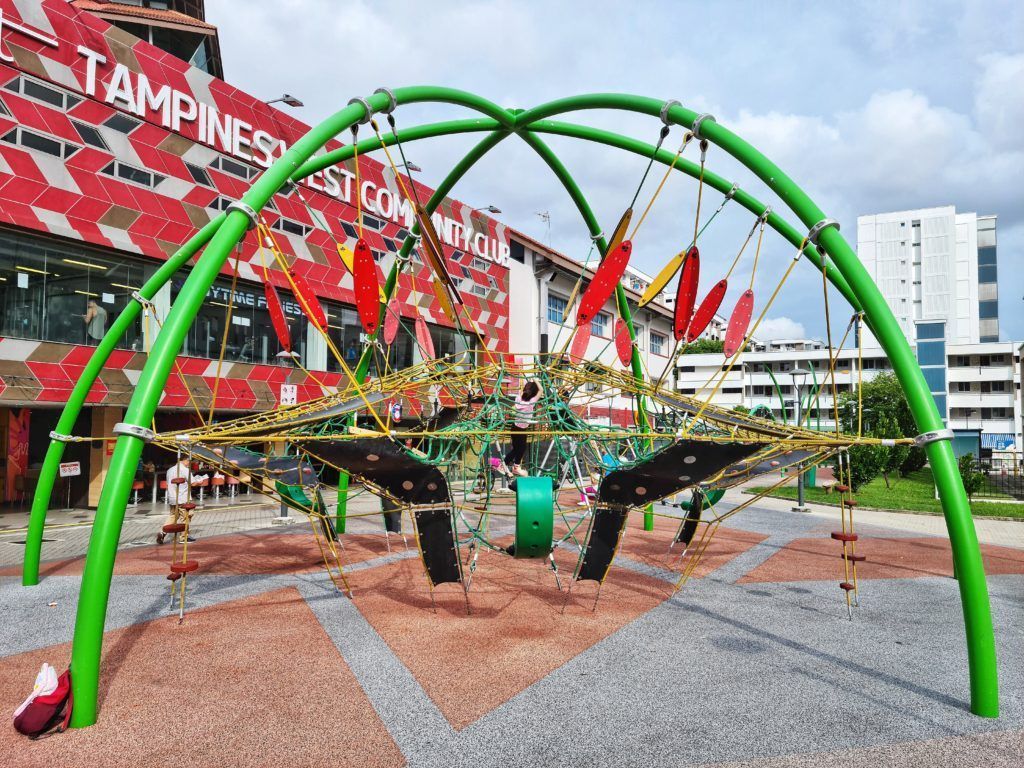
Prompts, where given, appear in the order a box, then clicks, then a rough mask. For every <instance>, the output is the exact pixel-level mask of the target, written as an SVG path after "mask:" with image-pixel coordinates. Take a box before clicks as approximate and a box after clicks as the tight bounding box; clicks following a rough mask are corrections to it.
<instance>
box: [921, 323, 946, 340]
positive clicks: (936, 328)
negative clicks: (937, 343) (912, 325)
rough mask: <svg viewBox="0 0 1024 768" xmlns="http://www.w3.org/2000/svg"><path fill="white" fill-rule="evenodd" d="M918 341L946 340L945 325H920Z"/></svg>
mask: <svg viewBox="0 0 1024 768" xmlns="http://www.w3.org/2000/svg"><path fill="white" fill-rule="evenodd" d="M917 338H918V339H944V338H946V324H945V323H918V324H917Z"/></svg>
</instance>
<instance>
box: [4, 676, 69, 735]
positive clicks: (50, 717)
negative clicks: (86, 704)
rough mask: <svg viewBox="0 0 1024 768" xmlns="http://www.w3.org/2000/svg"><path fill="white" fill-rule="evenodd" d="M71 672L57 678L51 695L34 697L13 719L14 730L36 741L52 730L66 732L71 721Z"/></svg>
mask: <svg viewBox="0 0 1024 768" xmlns="http://www.w3.org/2000/svg"><path fill="white" fill-rule="evenodd" d="M72 703H73V698H72V696H71V670H68V671H66V672H64V673H63V674H62V675H61V676H60V677H58V678H57V688H56V689H55V690H54V691H53V693H47V694H44V695H42V696H36V697H35V698H34V699H32V701H30V702H29V704H28V706H26V707H25V708H24V709H23V710H22V711H21V712H19V713H18V714H17V715H16V716H15V717H14V729H15V730H16V731H18V733H23V734H25V735H26V736H28V737H29V738H30V739H38V738H40V737H41V736H44V735H46V734H47V733H48V732H49V731H51V730H53V728H55V727H56V728H57V730H56V731H54V732H55V733H60V732H62V731H65V730H67V727H68V723H69V722H70V721H71V707H72Z"/></svg>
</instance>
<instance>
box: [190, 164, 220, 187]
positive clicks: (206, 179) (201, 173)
mask: <svg viewBox="0 0 1024 768" xmlns="http://www.w3.org/2000/svg"><path fill="white" fill-rule="evenodd" d="M185 168H187V169H188V172H189V174H190V175H191V176H192V180H193V181H195V183H196V184H202V185H203V186H204V187H213V182H212V181H210V174H208V173H207V172H206V169H205V168H200V167H199V166H198V165H192V163H185Z"/></svg>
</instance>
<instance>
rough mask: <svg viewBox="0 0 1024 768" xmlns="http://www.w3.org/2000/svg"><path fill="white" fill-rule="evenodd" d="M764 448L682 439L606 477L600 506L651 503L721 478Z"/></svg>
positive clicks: (631, 505) (599, 496) (601, 492)
mask: <svg viewBox="0 0 1024 768" xmlns="http://www.w3.org/2000/svg"><path fill="white" fill-rule="evenodd" d="M761 447H762V446H760V445H755V444H749V443H713V442H709V441H703V440H680V441H679V442H676V443H672V444H671V445H669V446H668V447H666V448H663V449H662V450H661V451H659V452H658V453H655V454H654V455H653V456H651V457H649V458H647V459H644V460H642V461H638V462H634V463H632V464H626V465H623V466H622V467H620V468H619V469H614V470H612V471H611V472H609V473H608V474H607V475H605V477H604V479H603V480H602V481H601V487H600V488H599V489H598V503H599V504H614V505H622V506H627V507H639V506H643V505H645V504H649V503H650V502H653V501H657V500H658V499H663V498H665V497H666V496H671V495H672V494H674V493H678V492H679V491H681V490H683V489H684V488H689V487H691V486H694V485H696V484H698V483H700V482H702V481H704V480H705V479H707V478H709V477H713V476H715V475H717V474H718V473H719V472H721V471H722V470H723V469H725V468H726V467H729V466H732V465H733V464H735V463H736V462H738V461H741V460H743V459H745V458H746V457H748V456H751V455H753V454H754V453H757V451H758V450H760V449H761Z"/></svg>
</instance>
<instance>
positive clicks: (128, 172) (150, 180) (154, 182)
mask: <svg viewBox="0 0 1024 768" xmlns="http://www.w3.org/2000/svg"><path fill="white" fill-rule="evenodd" d="M101 173H103V174H105V175H107V176H111V177H113V178H115V179H123V180H124V181H130V182H132V183H134V184H141V185H142V186H144V187H149V188H150V189H153V188H155V187H156V186H158V185H159V184H160V182H161V181H163V180H164V177H163V176H161V175H160V174H158V173H153V172H152V171H146V170H143V169H142V168H136V167H135V166H134V165H128V164H127V163H122V162H121V161H120V160H114V161H112V162H110V163H109V164H108V165H107V167H106V168H104V169H103V170H102V171H101Z"/></svg>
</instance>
